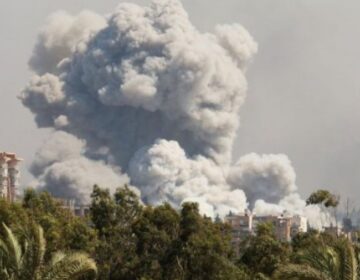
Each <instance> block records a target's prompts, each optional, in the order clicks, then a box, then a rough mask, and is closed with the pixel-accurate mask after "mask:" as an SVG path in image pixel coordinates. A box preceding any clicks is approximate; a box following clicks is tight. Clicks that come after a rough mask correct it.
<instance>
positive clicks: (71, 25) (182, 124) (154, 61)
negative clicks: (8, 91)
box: [21, 0, 305, 216]
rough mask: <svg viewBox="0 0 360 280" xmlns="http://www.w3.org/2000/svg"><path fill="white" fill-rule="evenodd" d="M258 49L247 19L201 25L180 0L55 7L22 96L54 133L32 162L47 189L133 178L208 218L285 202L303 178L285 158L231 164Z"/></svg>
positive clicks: (149, 199) (83, 193)
mask: <svg viewBox="0 0 360 280" xmlns="http://www.w3.org/2000/svg"><path fill="white" fill-rule="evenodd" d="M256 52H257V44H256V43H255V41H254V40H253V39H252V37H251V36H250V34H249V33H248V32H247V31H246V30H245V29H244V28H243V27H242V26H241V25H238V24H231V25H219V26H216V27H215V29H214V32H213V33H201V32H199V31H198V30H197V29H196V28H195V27H194V26H193V25H192V24H191V22H190V21H189V18H188V15H187V13H186V12H185V10H184V9H183V7H182V5H181V3H180V2H179V1H177V0H156V1H154V2H153V3H152V4H151V5H150V6H149V7H141V6H138V5H135V4H128V3H122V4H120V5H119V6H118V7H117V8H116V10H115V11H114V12H113V13H112V14H110V15H108V16H107V17H106V18H105V17H102V16H99V15H96V14H94V13H91V12H83V13H80V14H79V15H77V16H71V15H69V14H67V13H64V12H61V13H56V14H55V15H53V16H51V17H50V18H49V21H48V23H47V25H46V27H45V28H44V29H42V30H41V32H40V35H39V37H38V41H37V44H36V46H35V49H34V52H33V55H32V57H31V59H30V67H31V68H32V70H33V71H34V76H33V77H32V78H31V80H30V82H29V84H28V85H27V86H26V88H25V89H24V90H23V92H22V95H21V100H22V102H23V104H24V105H25V106H26V107H28V108H29V109H30V110H31V111H32V112H33V113H34V115H35V121H36V123H37V125H38V126H39V127H50V128H53V129H54V131H55V133H54V135H52V137H51V139H50V140H49V141H48V142H47V143H45V144H44V146H43V147H42V149H41V150H40V151H39V152H38V154H37V156H36V159H35V162H34V164H33V166H32V168H31V171H32V173H33V174H34V175H35V176H36V177H37V179H38V184H39V186H40V187H41V188H44V189H48V190H50V191H52V192H53V193H54V194H56V195H59V196H65V197H71V196H74V197H76V198H77V199H78V200H79V201H82V202H86V201H87V200H88V199H89V192H90V190H91V186H92V185H93V184H94V183H99V184H101V185H102V186H104V187H110V188H115V187H117V186H119V185H121V184H123V183H124V182H129V183H130V184H131V185H134V186H136V187H137V188H138V189H139V191H140V194H141V198H142V200H143V201H144V202H145V203H150V204H159V203H162V202H164V201H168V202H169V203H171V204H172V205H174V206H179V205H180V204H181V203H183V202H184V201H196V202H198V203H199V204H200V209H201V211H203V212H204V213H206V214H207V215H209V216H214V215H216V214H220V215H225V214H226V213H227V212H228V211H230V210H231V211H243V209H245V208H247V207H248V206H250V207H251V208H253V207H255V209H257V210H259V211H260V208H264V207H265V205H267V206H266V207H267V208H269V207H271V205H277V206H276V207H277V210H278V211H282V210H283V209H284V208H287V206H286V204H285V203H281V201H283V200H284V199H285V198H288V197H289V196H290V197H291V195H294V194H296V189H297V187H296V184H295V172H294V170H293V168H292V166H291V163H290V161H289V159H288V158H287V157H286V156H284V155H262V156H260V155H256V154H250V155H246V156H244V157H242V158H240V159H239V161H238V162H237V163H236V164H235V165H234V166H232V158H231V155H232V147H233V143H234V139H235V136H236V133H237V129H238V126H239V110H240V107H241V105H242V104H243V102H244V99H245V96H246V90H247V83H246V79H245V72H246V68H247V65H248V63H249V62H250V61H251V59H252V57H253V55H254V54H255V53H256ZM259 199H261V200H259ZM298 200H299V201H300V202H299V203H300V204H301V203H303V201H302V200H301V199H300V198H299V197H298ZM269 203H270V204H269ZM290 206H291V207H292V205H290ZM304 209H305V205H304V204H301V205H300V206H299V209H295V210H294V211H295V212H296V211H297V212H302V213H305V212H304Z"/></svg>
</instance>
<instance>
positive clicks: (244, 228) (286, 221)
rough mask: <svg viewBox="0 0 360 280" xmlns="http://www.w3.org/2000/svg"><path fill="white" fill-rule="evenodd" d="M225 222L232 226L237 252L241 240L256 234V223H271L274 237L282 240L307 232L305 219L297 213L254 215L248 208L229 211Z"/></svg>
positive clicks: (288, 239) (289, 239)
mask: <svg viewBox="0 0 360 280" xmlns="http://www.w3.org/2000/svg"><path fill="white" fill-rule="evenodd" d="M225 222H227V223H228V224H229V225H230V226H231V228H232V244H233V247H234V248H235V250H236V251H237V252H238V250H239V249H238V248H239V245H240V243H241V241H242V240H244V239H245V238H246V237H248V236H250V235H254V234H256V228H257V225H258V224H261V223H271V224H272V225H273V227H274V233H275V236H276V238H277V239H278V240H280V241H283V242H290V241H291V239H292V238H293V237H294V236H295V235H296V234H298V233H300V232H307V219H306V218H305V217H302V216H299V215H295V216H287V215H280V216H274V215H267V216H256V215H254V214H252V213H251V212H250V211H249V210H245V211H244V213H241V214H233V213H231V212H230V213H229V215H227V216H226V217H225Z"/></svg>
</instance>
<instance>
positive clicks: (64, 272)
mask: <svg viewBox="0 0 360 280" xmlns="http://www.w3.org/2000/svg"><path fill="white" fill-rule="evenodd" d="M52 263H53V265H52V266H49V267H48V269H47V270H45V272H44V274H43V276H42V279H43V280H63V279H79V278H80V277H82V276H85V275H89V276H93V277H95V275H96V273H97V268H96V263H95V261H94V260H93V259H91V258H90V257H89V256H88V255H87V254H83V253H73V254H70V255H66V256H62V258H61V259H58V260H57V261H53V262H52Z"/></svg>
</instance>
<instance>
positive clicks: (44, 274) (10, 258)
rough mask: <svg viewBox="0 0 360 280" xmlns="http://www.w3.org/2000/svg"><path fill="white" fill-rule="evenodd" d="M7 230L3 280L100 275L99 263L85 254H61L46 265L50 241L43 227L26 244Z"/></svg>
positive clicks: (0, 254)
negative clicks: (47, 244)
mask: <svg viewBox="0 0 360 280" xmlns="http://www.w3.org/2000/svg"><path fill="white" fill-rule="evenodd" d="M3 229H4V232H3V234H2V236H1V237H0V279H2V280H60V279H62V280H63V279H69V280H70V279H71V280H72V279H79V278H80V277H83V276H89V277H93V278H94V277H95V276H96V272H97V269H96V264H95V262H94V261H93V260H92V259H91V258H89V257H88V255H86V254H84V253H70V254H66V253H63V252H57V253H55V254H54V255H53V257H52V259H51V260H50V262H48V263H45V262H44V254H45V250H46V242H45V238H44V233H43V229H42V228H41V227H40V226H39V225H33V226H32V227H31V229H30V232H27V236H26V238H25V241H24V242H20V241H19V239H18V238H17V237H16V236H15V235H14V233H13V232H12V230H11V229H10V228H8V227H7V226H6V225H5V224H3ZM29 233H30V234H29Z"/></svg>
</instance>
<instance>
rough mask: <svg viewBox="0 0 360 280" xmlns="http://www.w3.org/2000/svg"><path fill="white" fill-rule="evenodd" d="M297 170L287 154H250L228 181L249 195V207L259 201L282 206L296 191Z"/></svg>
mask: <svg viewBox="0 0 360 280" xmlns="http://www.w3.org/2000/svg"><path fill="white" fill-rule="evenodd" d="M295 178H296V175H295V171H294V169H293V168H292V166H291V162H290V160H289V159H288V157H287V156H286V155H273V154H270V155H258V154H248V155H245V156H243V157H241V158H240V159H239V161H238V162H237V163H236V164H235V165H234V166H232V167H231V169H230V174H229V177H228V181H229V183H230V185H231V186H232V188H235V189H243V190H244V191H245V192H246V195H247V198H248V200H249V203H250V206H251V207H253V206H254V204H255V202H256V201H257V200H258V199H266V201H267V202H270V203H279V201H280V200H281V199H282V198H284V197H285V196H286V195H289V194H291V193H293V192H295V191H296V190H297V187H296V185H295Z"/></svg>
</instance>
